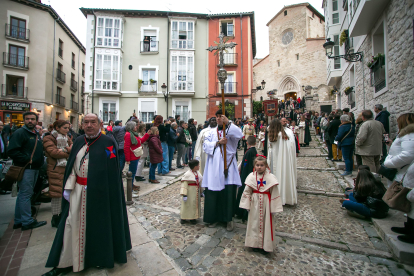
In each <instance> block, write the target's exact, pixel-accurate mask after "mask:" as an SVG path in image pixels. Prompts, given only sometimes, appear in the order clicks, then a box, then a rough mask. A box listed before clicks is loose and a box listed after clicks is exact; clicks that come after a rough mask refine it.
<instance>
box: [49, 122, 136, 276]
mask: <svg viewBox="0 0 414 276" xmlns="http://www.w3.org/2000/svg"><path fill="white" fill-rule="evenodd" d="M102 126H103V124H102V123H101V122H100V121H99V118H98V116H97V115H96V114H87V115H85V117H84V118H83V128H84V130H85V135H84V136H81V137H80V138H79V139H77V140H76V141H75V143H74V144H73V147H72V151H71V154H70V155H69V159H68V161H67V165H66V170H65V176H64V179H63V183H64V185H65V186H64V192H63V197H64V198H65V200H63V201H62V218H61V220H60V223H59V226H58V229H57V231H56V235H55V239H54V242H53V245H52V248H51V250H50V254H49V258H48V260H47V263H46V267H53V269H52V270H51V271H49V272H47V273H45V274H43V275H44V276H55V275H60V274H61V273H68V272H70V271H73V272H79V271H82V270H85V269H87V268H89V267H100V268H113V267H114V263H115V262H117V263H126V262H127V254H126V251H128V250H130V249H131V248H132V246H131V238H130V233H129V225H128V215H127V210H126V205H125V195H124V187H123V185H122V180H121V176H120V174H119V160H118V157H117V155H118V153H117V146H116V143H115V142H114V141H113V140H112V139H110V138H109V137H107V136H105V135H103V134H102V133H101V132H100V130H101V127H102ZM89 164H91V166H89ZM86 188H87V189H86Z"/></svg>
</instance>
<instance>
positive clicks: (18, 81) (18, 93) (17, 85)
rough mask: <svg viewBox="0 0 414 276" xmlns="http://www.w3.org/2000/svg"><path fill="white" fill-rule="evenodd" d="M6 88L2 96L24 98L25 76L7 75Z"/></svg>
mask: <svg viewBox="0 0 414 276" xmlns="http://www.w3.org/2000/svg"><path fill="white" fill-rule="evenodd" d="M6 80H7V83H6V90H5V91H3V94H2V96H9V97H18V98H23V97H24V96H25V95H24V78H22V77H18V76H11V75H6Z"/></svg>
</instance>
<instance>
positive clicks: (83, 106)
mask: <svg viewBox="0 0 414 276" xmlns="http://www.w3.org/2000/svg"><path fill="white" fill-rule="evenodd" d="M80 112H81V113H85V100H82V106H81V109H80Z"/></svg>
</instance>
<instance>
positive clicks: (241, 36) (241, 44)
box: [240, 14, 244, 118]
mask: <svg viewBox="0 0 414 276" xmlns="http://www.w3.org/2000/svg"><path fill="white" fill-rule="evenodd" d="M240 34H241V35H240V38H241V43H240V48H241V50H240V54H241V86H242V105H241V106H242V118H244V117H243V116H244V86H243V16H242V14H240Z"/></svg>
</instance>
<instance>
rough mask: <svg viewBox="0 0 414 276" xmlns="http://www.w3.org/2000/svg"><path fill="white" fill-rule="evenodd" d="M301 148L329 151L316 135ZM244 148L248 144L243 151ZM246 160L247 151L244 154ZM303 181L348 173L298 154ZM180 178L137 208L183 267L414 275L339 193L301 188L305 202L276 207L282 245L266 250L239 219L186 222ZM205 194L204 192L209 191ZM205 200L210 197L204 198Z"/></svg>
mask: <svg viewBox="0 0 414 276" xmlns="http://www.w3.org/2000/svg"><path fill="white" fill-rule="evenodd" d="M314 138H315V136H313V141H312V143H311V147H310V148H303V149H302V150H301V155H302V154H303V155H311V156H313V155H315V156H318V155H321V154H326V152H325V151H324V150H323V149H322V148H315V147H321V145H320V144H319V143H318V141H316V139H314ZM238 155H239V156H242V155H243V152H242V151H239V152H238ZM239 160H241V158H239ZM297 166H298V167H306V168H317V169H322V171H319V170H298V189H299V190H306V191H314V192H328V193H343V182H344V180H343V178H341V177H340V176H339V175H338V173H337V171H334V172H330V171H323V169H327V168H331V166H330V165H329V163H328V162H327V161H326V159H325V157H300V156H299V157H298V158H297ZM179 189H180V182H175V183H173V184H171V185H169V186H166V187H165V188H163V189H161V190H156V191H153V192H151V193H149V194H147V195H144V196H141V197H139V198H137V199H135V204H134V206H133V208H131V209H130V212H131V213H132V215H133V216H134V217H135V218H136V219H137V221H138V222H139V223H140V224H141V225H142V227H143V228H145V229H146V231H147V232H148V235H149V237H151V238H152V239H153V240H154V241H156V242H157V244H158V245H159V246H160V248H161V249H162V251H163V252H164V253H165V255H167V256H168V257H169V258H170V259H171V260H172V261H173V262H174V263H175V265H176V266H178V267H179V268H180V270H181V271H182V272H183V275H209V276H210V275H350V274H355V275H409V274H407V271H411V272H412V271H413V268H412V267H408V266H406V265H401V264H399V263H397V262H395V261H394V260H392V259H390V258H391V257H392V256H391V254H390V253H389V249H388V247H387V246H386V245H385V244H384V243H383V242H382V240H381V238H380V237H379V235H378V233H377V232H376V230H375V229H374V227H373V226H372V223H371V222H370V221H363V220H359V219H356V218H352V217H350V216H348V215H347V213H346V211H344V210H342V209H341V205H340V203H339V201H338V197H329V196H323V195H314V194H311V193H310V192H309V193H308V192H305V193H299V194H298V205H296V206H294V207H288V206H285V207H284V211H283V212H282V213H278V214H277V215H276V222H277V223H276V225H275V231H276V234H277V236H276V239H275V241H274V242H275V244H276V245H277V247H276V250H275V252H273V253H271V254H268V255H266V256H264V255H262V254H260V253H256V252H253V251H252V250H251V249H250V248H246V247H245V246H244V239H245V232H246V225H245V224H242V223H241V221H239V220H236V219H235V222H236V223H235V226H236V227H235V230H234V231H233V232H227V231H226V230H225V225H220V224H219V225H217V226H216V227H215V228H208V227H206V226H205V225H204V223H203V222H202V219H199V220H198V221H197V224H196V225H191V224H188V223H186V224H183V225H182V224H180V216H179V210H180V204H181V202H180V200H181V197H180V196H179ZM202 202H203V199H202ZM202 204H203V203H202Z"/></svg>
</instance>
